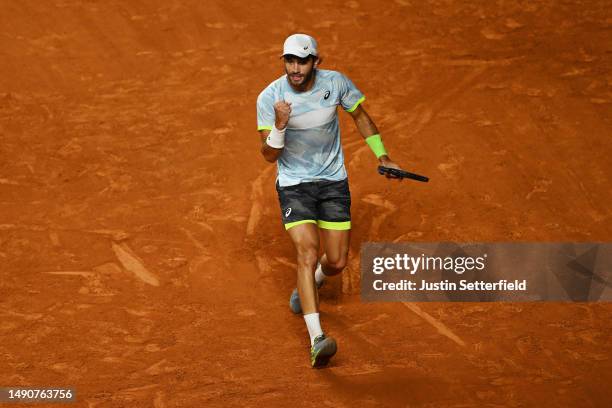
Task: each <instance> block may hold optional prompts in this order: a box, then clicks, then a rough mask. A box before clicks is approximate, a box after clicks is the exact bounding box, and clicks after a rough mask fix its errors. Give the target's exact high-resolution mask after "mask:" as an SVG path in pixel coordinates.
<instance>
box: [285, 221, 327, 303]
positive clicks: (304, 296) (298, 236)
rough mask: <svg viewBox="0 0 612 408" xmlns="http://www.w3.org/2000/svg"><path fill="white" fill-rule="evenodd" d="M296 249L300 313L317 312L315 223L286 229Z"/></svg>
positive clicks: (317, 237)
mask: <svg viewBox="0 0 612 408" xmlns="http://www.w3.org/2000/svg"><path fill="white" fill-rule="evenodd" d="M287 232H288V233H289V236H290V237H291V240H292V241H293V244H294V245H295V249H296V250H297V264H298V267H297V289H298V293H299V295H300V302H301V304H302V313H303V314H305V315H307V314H310V313H317V311H318V309H319V296H318V293H317V289H316V287H315V281H314V270H315V267H316V266H317V257H318V252H319V231H318V229H317V225H316V224H301V225H296V226H295V227H291V228H289V230H287Z"/></svg>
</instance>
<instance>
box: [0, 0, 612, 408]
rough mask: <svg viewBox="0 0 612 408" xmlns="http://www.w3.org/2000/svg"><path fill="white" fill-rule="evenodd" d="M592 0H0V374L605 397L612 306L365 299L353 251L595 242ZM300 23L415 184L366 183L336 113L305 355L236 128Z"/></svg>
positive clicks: (603, 230) (258, 161)
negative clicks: (371, 244)
mask: <svg viewBox="0 0 612 408" xmlns="http://www.w3.org/2000/svg"><path fill="white" fill-rule="evenodd" d="M257 3H260V4H257ZM611 9H612V4H611V3H610V1H590V2H587V1H574V2H572V1H498V2H490V1H461V2H458V1H433V0H430V1H416V0H410V1H408V0H405V1H404V0H396V1H395V2H393V1H388V2H384V3H383V2H376V1H370V0H368V1H357V0H353V1H347V2H335V1H324V2H282V1H277V0H273V1H268V2H265V3H264V2H238V1H223V2H221V1H219V2H200V1H182V2H179V1H59V0H58V1H45V2H43V1H35V0H29V1H19V2H18V1H9V0H3V1H1V2H0V265H1V266H0V386H17V385H19V386H28V385H29V386H74V387H76V389H77V394H78V402H77V404H75V405H76V406H82V407H155V408H163V407H227V406H250V407H261V406H274V407H276V406H312V407H378V406H388V407H396V406H397V407H471V406H484V407H501V406H509V407H569V406H572V407H604V406H610V405H611V404H612V397H611V393H610V383H611V382H612V360H611V353H612V341H611V340H612V305H610V304H606V303H600V304H585V303H582V304H580V303H574V304H572V303H566V304H560V303H556V304H550V303H548V304H542V303H540V304H534V303H516V304H499V303H482V304H479V303H419V304H402V303H370V304H367V303H362V302H361V301H360V298H359V249H360V245H361V244H362V243H363V242H367V241H396V242H414V241H426V242H436V241H456V242H477V241H520V242H529V241H553V242H556V241H588V242H595V241H600V242H601V241H604V242H608V241H610V238H611V236H612V234H611V231H612V219H611V211H610V202H611V201H612V193H611V191H612V190H611V188H610V175H611V174H612V165H611V161H610V155H611V152H612V140H611V133H612V124H611V120H612V73H611V72H612V12H611ZM293 32H307V33H310V34H313V35H314V36H315V37H316V38H317V39H318V40H319V44H320V50H321V52H322V54H323V55H324V58H325V60H324V62H323V65H322V68H327V69H337V70H341V71H343V72H345V73H346V74H347V75H348V76H349V77H351V78H352V79H353V81H354V82H355V83H356V84H357V86H358V87H359V88H360V89H361V90H362V91H363V92H364V93H365V95H366V96H367V101H366V102H365V104H364V107H365V109H366V110H367V111H368V112H369V113H370V115H371V116H372V117H373V119H374V120H375V122H376V123H377V124H378V126H379V128H380V130H381V132H382V134H383V137H384V139H385V142H386V145H387V147H388V150H389V151H390V155H391V157H392V158H393V159H394V160H395V161H397V162H398V163H399V164H401V165H403V167H405V168H406V169H408V170H411V171H414V172H418V173H422V174H425V175H428V176H429V177H430V178H431V182H430V183H428V184H422V183H416V182H411V181H404V182H402V183H401V184H400V183H396V182H391V181H387V180H385V179H383V178H382V177H380V176H378V174H377V173H376V161H375V158H374V156H373V154H372V153H371V152H370V151H369V149H368V148H367V146H366V145H365V143H364V142H363V141H362V140H361V139H360V137H359V136H358V135H357V132H356V130H355V127H354V126H353V125H352V123H351V121H350V118H349V117H348V115H346V114H344V113H340V115H341V118H342V125H343V128H342V129H343V133H342V138H343V144H344V151H345V154H346V163H347V169H348V171H349V179H350V183H351V191H352V195H353V207H352V212H353V225H354V229H353V235H352V246H351V260H350V266H349V268H348V269H347V270H346V271H345V272H344V275H343V277H341V278H340V277H339V278H336V279H335V280H332V281H330V284H328V285H326V286H325V287H324V288H322V289H321V294H320V296H321V299H322V310H321V314H322V322H323V328H324V329H325V330H326V331H327V332H328V333H329V334H330V335H332V336H334V337H335V338H336V339H337V340H338V344H339V352H338V354H337V356H336V357H335V359H334V360H333V363H332V364H331V366H330V367H329V368H327V369H324V370H312V369H310V368H309V360H308V348H309V343H308V336H307V332H306V328H305V326H304V323H303V319H302V318H301V317H299V316H294V315H292V314H291V313H290V311H289V308H288V304H287V301H288V296H289V293H290V291H291V290H292V289H293V287H294V286H295V260H294V250H293V248H292V245H291V243H290V242H289V240H288V236H287V235H286V233H285V232H284V229H283V227H282V225H281V222H280V211H279V209H278V202H277V198H276V192H275V190H274V178H275V166H274V165H271V164H269V163H267V162H265V161H264V159H263V158H262V157H261V155H260V154H259V147H260V141H259V137H258V135H257V132H256V130H255V129H256V118H255V100H256V97H257V95H258V93H259V92H260V91H261V90H262V89H263V88H264V87H265V86H266V85H267V84H268V83H269V82H271V81H272V80H274V79H275V78H277V77H278V76H280V75H281V73H282V71H281V70H282V66H281V62H280V61H279V59H278V55H279V53H280V50H281V46H282V42H283V40H284V39H285V37H286V36H287V35H289V34H291V33H293ZM13 406H16V405H13ZM37 406H44V405H37Z"/></svg>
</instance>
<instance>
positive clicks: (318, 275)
mask: <svg viewBox="0 0 612 408" xmlns="http://www.w3.org/2000/svg"><path fill="white" fill-rule="evenodd" d="M326 276H327V275H325V274H324V273H323V269H322V268H321V264H318V265H317V269H316V270H315V283H316V284H317V286H321V283H323V281H324V280H325V277H326Z"/></svg>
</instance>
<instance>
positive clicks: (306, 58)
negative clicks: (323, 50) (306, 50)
mask: <svg viewBox="0 0 612 408" xmlns="http://www.w3.org/2000/svg"><path fill="white" fill-rule="evenodd" d="M292 58H297V59H298V60H299V61H300V62H302V63H304V62H306V61H308V59H310V58H312V61H313V62H314V61H316V60H317V58H318V57H317V56H316V55H312V54H310V55H309V56H307V57H304V58H302V57H299V56H297V55H293V54H285V55H283V59H284V60H285V61H287V60H288V59H292Z"/></svg>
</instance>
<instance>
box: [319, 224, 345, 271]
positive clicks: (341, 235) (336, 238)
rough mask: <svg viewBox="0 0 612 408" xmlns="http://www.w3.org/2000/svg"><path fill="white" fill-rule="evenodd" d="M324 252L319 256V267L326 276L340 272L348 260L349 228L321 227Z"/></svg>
mask: <svg viewBox="0 0 612 408" xmlns="http://www.w3.org/2000/svg"><path fill="white" fill-rule="evenodd" d="M321 234H322V235H323V241H324V246H325V254H324V255H323V256H322V257H321V269H322V270H323V273H324V274H325V275H326V276H334V275H337V274H339V273H340V272H342V270H343V269H344V267H345V266H346V263H347V260H348V251H349V242H350V238H351V230H341V231H339V230H330V229H321Z"/></svg>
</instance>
